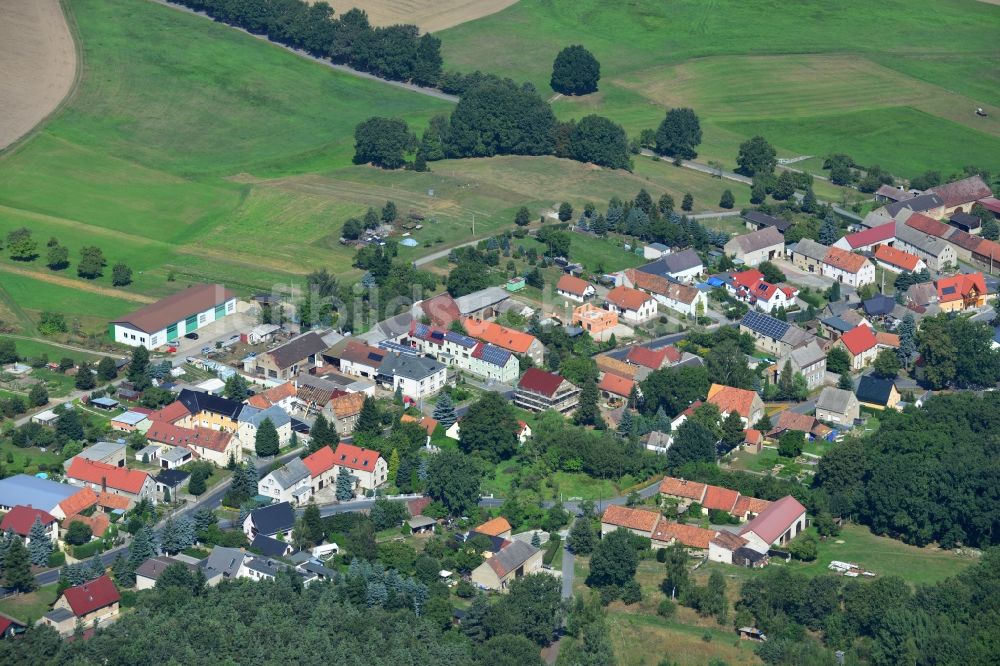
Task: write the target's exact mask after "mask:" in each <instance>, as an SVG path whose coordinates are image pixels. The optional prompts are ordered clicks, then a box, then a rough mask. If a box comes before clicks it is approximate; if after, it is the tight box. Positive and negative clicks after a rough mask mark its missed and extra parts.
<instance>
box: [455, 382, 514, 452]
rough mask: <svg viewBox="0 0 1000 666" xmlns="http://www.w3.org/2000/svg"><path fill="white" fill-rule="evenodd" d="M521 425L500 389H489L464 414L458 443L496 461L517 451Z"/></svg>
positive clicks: (467, 449)
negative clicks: (489, 390)
mask: <svg viewBox="0 0 1000 666" xmlns="http://www.w3.org/2000/svg"><path fill="white" fill-rule="evenodd" d="M519 430H520V426H519V425H518V422H517V417H516V416H515V415H514V410H513V408H512V407H511V405H510V403H509V402H507V400H506V399H504V397H503V396H502V395H500V394H499V393H494V392H488V393H484V394H483V395H482V397H481V398H480V399H479V400H477V401H476V402H474V403H472V405H470V406H469V411H468V412H466V414H465V416H464V417H463V418H462V430H461V433H460V435H461V438H460V439H459V441H458V443H459V446H460V447H461V448H462V450H463V451H464V452H466V453H475V454H477V455H479V456H482V457H483V458H485V459H486V460H491V461H493V462H497V461H499V460H506V459H507V458H510V457H511V456H512V455H514V453H515V452H516V451H517V433H518V431H519Z"/></svg>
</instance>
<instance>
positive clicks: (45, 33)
mask: <svg viewBox="0 0 1000 666" xmlns="http://www.w3.org/2000/svg"><path fill="white" fill-rule="evenodd" d="M0 16H2V17H3V19H2V20H0V149H3V148H6V147H7V146H9V145H11V144H12V143H14V142H15V141H17V140H18V139H20V138H21V137H22V136H24V135H25V134H27V133H28V132H30V131H31V130H32V128H34V127H35V126H36V125H37V124H38V123H40V122H41V121H43V120H44V119H45V118H46V117H48V115H49V114H50V113H52V112H53V111H55V110H56V108H57V107H58V106H59V104H60V102H62V100H63V99H64V98H65V97H66V95H68V94H69V92H70V90H71V89H72V88H73V81H74V80H75V78H76V48H75V46H74V45H73V36H72V35H71V34H70V31H69V26H68V25H67V24H66V17H64V16H63V13H62V9H61V8H60V6H59V0H0Z"/></svg>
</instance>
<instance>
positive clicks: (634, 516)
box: [601, 504, 661, 539]
mask: <svg viewBox="0 0 1000 666" xmlns="http://www.w3.org/2000/svg"><path fill="white" fill-rule="evenodd" d="M660 518H661V516H660V514H659V513H657V512H656V511H645V510H643V509H632V508H629V507H625V506H618V505H617V504H612V505H610V506H609V507H608V508H607V509H605V510H604V514H603V515H602V516H601V536H602V537H603V536H607V535H608V534H610V533H611V532H614V531H615V530H617V529H626V530H628V531H629V532H632V533H633V534H637V535H639V536H642V537H646V538H647V539H648V538H651V537H652V536H653V530H654V529H656V524H657V523H658V522H660Z"/></svg>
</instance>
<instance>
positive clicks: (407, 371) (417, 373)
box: [378, 354, 444, 381]
mask: <svg viewBox="0 0 1000 666" xmlns="http://www.w3.org/2000/svg"><path fill="white" fill-rule="evenodd" d="M442 368H444V366H443V365H442V364H441V363H438V362H437V361H435V360H434V359H431V358H426V357H424V356H410V355H408V354H387V355H386V357H385V360H384V361H382V365H380V366H379V369H378V371H379V373H380V374H383V375H391V376H399V377H405V378H406V379H411V380H414V381H420V380H421V379H426V378H427V377H430V376H431V375H433V374H434V373H436V372H438V371H440V370H441V369H442Z"/></svg>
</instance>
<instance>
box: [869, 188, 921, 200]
mask: <svg viewBox="0 0 1000 666" xmlns="http://www.w3.org/2000/svg"><path fill="white" fill-rule="evenodd" d="M914 196H915V195H914V193H913V192H911V191H910V190H904V189H903V188H902V187H893V186H892V185H886V184H882V185H880V186H879V188H878V189H877V190H875V201H876V202H877V203H880V204H887V203H895V202H897V201H903V200H904V199H910V198H912V197H914Z"/></svg>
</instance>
